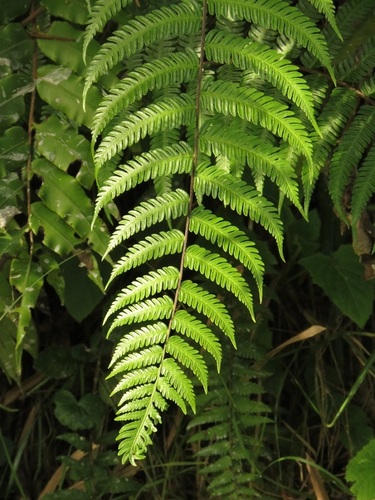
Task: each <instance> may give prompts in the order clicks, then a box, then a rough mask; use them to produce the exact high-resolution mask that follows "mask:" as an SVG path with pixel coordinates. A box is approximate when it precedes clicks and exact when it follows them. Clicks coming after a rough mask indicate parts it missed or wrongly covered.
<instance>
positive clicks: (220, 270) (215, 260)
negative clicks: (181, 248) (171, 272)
mask: <svg viewBox="0 0 375 500" xmlns="http://www.w3.org/2000/svg"><path fill="white" fill-rule="evenodd" d="M184 265H185V267H187V268H188V269H191V270H194V271H197V272H199V273H200V274H202V275H203V276H205V277H206V278H207V279H209V280H210V281H214V282H215V283H216V284H217V285H219V286H220V287H222V288H224V289H225V290H228V291H229V292H232V293H233V295H235V296H236V297H237V298H238V300H240V301H241V302H242V303H243V304H244V305H245V306H246V307H247V309H248V311H249V313H250V316H251V318H252V320H253V321H255V317H254V309H253V298H252V293H251V291H250V288H249V285H248V284H247V283H246V281H245V280H244V278H243V277H242V275H241V273H240V272H239V271H237V269H236V268H235V267H233V266H231V265H230V264H229V263H228V262H227V261H226V260H225V259H223V257H220V255H218V254H216V253H211V252H210V251H209V250H206V249H205V248H201V247H199V246H198V245H191V246H190V247H188V249H187V250H186V254H185V260H184Z"/></svg>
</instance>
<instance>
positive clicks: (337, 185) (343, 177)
mask: <svg viewBox="0 0 375 500" xmlns="http://www.w3.org/2000/svg"><path fill="white" fill-rule="evenodd" d="M374 134H375V109H374V108H373V107H372V106H362V107H361V108H360V110H359V112H358V114H357V115H356V117H355V118H354V120H353V123H352V124H351V126H350V128H349V129H348V130H346V131H345V133H344V135H343V137H342V139H341V142H340V144H339V146H338V148H337V150H336V151H335V153H334V155H333V157H332V164H331V170H330V184H329V187H330V193H331V196H332V200H333V202H334V204H335V207H336V210H337V212H338V214H339V215H340V216H341V218H342V219H343V220H346V212H345V208H344V207H343V204H342V199H343V195H344V190H345V188H346V186H347V185H348V184H349V180H350V175H351V173H352V171H353V169H354V168H355V166H356V165H358V163H359V161H360V160H361V158H362V156H363V154H364V152H365V149H366V147H367V146H368V145H369V144H370V142H371V141H372V139H373V136H374ZM358 184H359V183H358V182H357V189H358Z"/></svg>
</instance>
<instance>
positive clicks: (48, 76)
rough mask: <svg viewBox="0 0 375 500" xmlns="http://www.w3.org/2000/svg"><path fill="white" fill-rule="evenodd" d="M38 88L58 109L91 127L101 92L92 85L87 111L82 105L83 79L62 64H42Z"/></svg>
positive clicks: (43, 97)
mask: <svg viewBox="0 0 375 500" xmlns="http://www.w3.org/2000/svg"><path fill="white" fill-rule="evenodd" d="M38 77H39V78H38V83H37V89H38V92H39V95H40V97H41V98H42V99H43V100H44V101H46V102H47V103H48V104H49V105H50V106H52V107H53V108H54V109H56V110H57V111H62V112H63V113H65V115H66V116H67V117H68V118H69V119H70V120H73V121H75V122H77V123H78V124H79V125H86V127H90V126H91V123H92V118H93V115H94V112H95V111H96V109H97V108H98V107H99V103H100V101H101V94H100V92H99V90H98V88H97V87H91V88H90V90H89V92H88V94H87V98H86V111H84V110H83V107H82V92H83V79H82V78H81V77H78V76H76V75H74V74H72V70H71V69H69V68H63V67H62V66H54V65H48V66H42V67H41V68H39V70H38Z"/></svg>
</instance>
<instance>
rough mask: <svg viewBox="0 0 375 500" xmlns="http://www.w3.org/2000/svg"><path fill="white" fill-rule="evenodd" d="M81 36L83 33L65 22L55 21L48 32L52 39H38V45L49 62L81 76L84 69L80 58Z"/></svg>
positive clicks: (84, 66)
mask: <svg viewBox="0 0 375 500" xmlns="http://www.w3.org/2000/svg"><path fill="white" fill-rule="evenodd" d="M83 34H84V32H83V31H80V30H77V29H75V28H73V26H72V25H71V24H69V23H67V22H62V21H55V22H54V23H52V25H51V27H50V29H49V30H48V35H49V36H51V38H52V39H48V40H43V39H40V40H38V45H39V48H40V50H41V51H42V52H43V54H45V55H46V56H47V57H48V58H49V59H51V61H53V62H55V63H56V64H60V65H61V66H64V67H65V68H70V69H71V70H73V71H74V72H75V73H76V74H77V75H82V74H84V71H85V69H86V65H85V64H84V62H83V58H82V46H83V41H81V40H82V39H83ZM54 37H56V39H54ZM58 38H59V39H58ZM61 38H63V39H64V41H63V42H61V41H60V39H61ZM61 49H63V50H61Z"/></svg>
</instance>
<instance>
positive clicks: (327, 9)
mask: <svg viewBox="0 0 375 500" xmlns="http://www.w3.org/2000/svg"><path fill="white" fill-rule="evenodd" d="M309 2H310V3H311V4H312V5H313V6H314V7H315V8H316V10H318V11H319V12H321V13H322V14H323V15H324V17H325V18H326V19H327V21H328V22H329V24H330V25H331V27H332V29H333V31H334V32H335V33H336V35H337V36H338V38H339V39H340V40H342V39H343V38H342V35H341V33H340V30H339V28H338V26H337V22H336V17H335V5H334V3H333V0H309Z"/></svg>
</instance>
